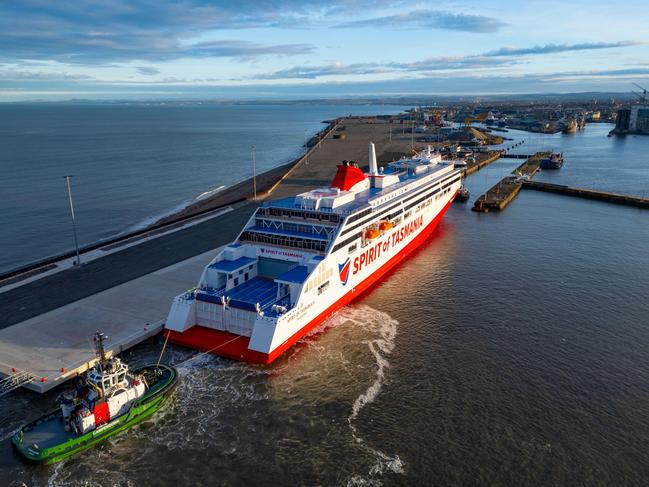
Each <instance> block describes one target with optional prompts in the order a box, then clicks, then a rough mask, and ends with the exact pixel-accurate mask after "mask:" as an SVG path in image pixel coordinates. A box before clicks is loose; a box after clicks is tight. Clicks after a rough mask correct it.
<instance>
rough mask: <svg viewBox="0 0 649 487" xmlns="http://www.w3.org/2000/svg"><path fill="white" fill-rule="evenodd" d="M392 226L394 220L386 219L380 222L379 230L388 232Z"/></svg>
mask: <svg viewBox="0 0 649 487" xmlns="http://www.w3.org/2000/svg"><path fill="white" fill-rule="evenodd" d="M391 228H392V222H389V221H387V220H386V221H382V222H381V223H379V230H381V231H382V232H387V231H388V230H390V229H391Z"/></svg>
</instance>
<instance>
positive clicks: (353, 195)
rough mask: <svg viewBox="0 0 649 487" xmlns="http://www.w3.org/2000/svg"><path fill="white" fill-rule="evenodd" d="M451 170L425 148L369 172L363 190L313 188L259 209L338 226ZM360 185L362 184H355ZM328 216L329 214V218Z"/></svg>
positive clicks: (451, 165) (451, 167) (451, 166)
mask: <svg viewBox="0 0 649 487" xmlns="http://www.w3.org/2000/svg"><path fill="white" fill-rule="evenodd" d="M345 163H347V164H350V165H351V166H348V167H352V168H353V167H356V168H357V166H354V165H353V164H355V163H353V162H347V161H344V162H343V165H345ZM452 169H453V164H452V163H450V162H449V163H447V162H446V161H442V158H441V156H440V155H439V154H437V153H434V152H432V151H430V149H428V150H426V151H424V152H423V153H421V154H418V155H417V156H415V157H412V158H403V159H400V160H398V161H395V162H392V163H389V164H388V165H387V166H386V167H385V168H379V169H378V170H377V171H376V173H374V174H372V171H371V170H370V173H369V174H366V175H365V176H366V178H367V179H366V181H367V183H368V184H366V187H360V188H358V187H354V186H352V187H351V188H350V189H348V190H342V189H341V188H336V187H332V188H321V189H315V190H312V191H309V192H307V193H302V194H300V195H298V196H295V197H287V198H283V199H280V200H276V201H272V202H265V203H263V204H262V206H261V208H269V209H272V208H275V209H278V210H293V212H294V215H293V216H294V217H299V216H300V214H301V212H302V211H305V213H304V217H305V219H307V220H318V221H322V220H327V219H330V221H332V222H336V223H339V222H341V221H342V220H344V219H345V218H346V217H347V216H348V215H350V214H352V213H356V212H358V211H359V210H361V209H363V208H366V209H372V208H374V207H376V206H378V205H380V204H381V203H384V202H386V201H389V200H391V199H393V197H394V196H396V195H400V194H404V193H406V192H407V191H409V190H411V189H413V186H416V184H414V183H416V182H417V181H424V180H434V179H436V178H437V177H440V178H441V177H442V176H444V175H447V174H449V173H450V172H451V171H452ZM359 171H360V170H359ZM335 182H336V181H335V180H334V183H335ZM360 184H362V182H359V183H358V184H357V185H360ZM310 200H311V202H313V201H317V200H326V201H325V203H331V202H332V201H330V200H334V201H335V200H338V201H339V202H340V203H339V204H335V205H330V204H324V205H322V204H321V205H314V204H313V203H311V204H309V203H310ZM270 211H271V212H272V211H273V210H270ZM327 215H332V217H328V216H327ZM334 215H339V216H340V217H342V218H336V217H335V216H334Z"/></svg>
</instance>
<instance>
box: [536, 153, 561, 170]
mask: <svg viewBox="0 0 649 487" xmlns="http://www.w3.org/2000/svg"><path fill="white" fill-rule="evenodd" d="M561 166H563V153H561V154H558V153H556V152H554V153H552V154H550V157H545V158H543V159H541V169H561Z"/></svg>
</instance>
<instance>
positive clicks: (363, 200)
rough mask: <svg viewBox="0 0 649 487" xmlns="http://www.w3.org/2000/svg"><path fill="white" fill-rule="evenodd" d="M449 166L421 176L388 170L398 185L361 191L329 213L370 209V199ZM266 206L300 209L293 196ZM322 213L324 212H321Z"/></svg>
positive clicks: (441, 165) (431, 166)
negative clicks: (393, 175) (396, 178)
mask: <svg viewBox="0 0 649 487" xmlns="http://www.w3.org/2000/svg"><path fill="white" fill-rule="evenodd" d="M448 167H449V164H446V163H441V164H434V165H430V166H429V170H428V171H426V172H423V173H420V174H407V173H402V172H401V171H394V172H393V171H391V170H386V172H385V173H384V174H385V175H389V174H399V176H400V178H399V179H400V180H399V182H398V183H395V184H393V185H391V186H388V187H386V188H369V189H366V190H364V191H359V192H358V193H356V197H355V199H354V201H350V202H349V203H345V204H343V205H340V206H338V207H336V208H335V209H334V210H333V211H329V212H327V213H338V214H341V215H348V214H350V213H354V212H355V211H357V210H360V209H361V208H364V207H367V208H370V204H369V201H370V199H374V198H376V197H380V196H383V195H388V194H390V193H392V192H394V191H397V190H399V189H403V187H404V186H407V185H409V184H411V183H413V182H415V181H416V180H418V179H420V178H422V177H425V176H429V175H431V174H434V173H436V172H439V173H440V176H441V172H442V171H443V170H444V169H446V168H448ZM264 206H270V207H275V208H284V209H290V210H296V209H300V208H299V207H297V206H295V197H294V196H291V197H288V198H282V199H279V200H275V201H272V202H269V203H265V204H264ZM320 211H322V210H320Z"/></svg>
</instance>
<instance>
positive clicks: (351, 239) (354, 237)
mask: <svg viewBox="0 0 649 487" xmlns="http://www.w3.org/2000/svg"><path fill="white" fill-rule="evenodd" d="M359 238H361V233H357V234H355V235H352V236H351V237H348V238H346V239H345V240H343V241H342V242H340V243H337V244H336V245H335V246H334V248H333V249H332V252H335V251H336V250H338V249H342V248H343V247H346V246H347V245H349V244H350V243H352V242H354V241H355V240H358V239H359Z"/></svg>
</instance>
